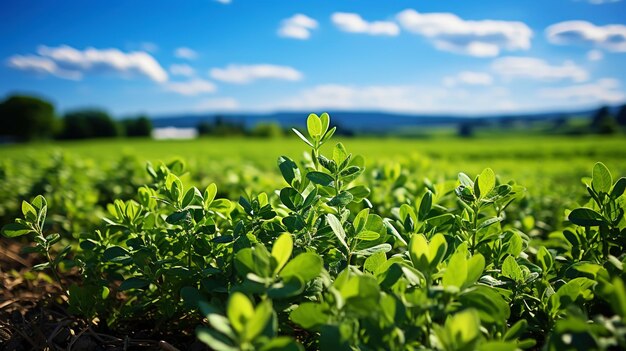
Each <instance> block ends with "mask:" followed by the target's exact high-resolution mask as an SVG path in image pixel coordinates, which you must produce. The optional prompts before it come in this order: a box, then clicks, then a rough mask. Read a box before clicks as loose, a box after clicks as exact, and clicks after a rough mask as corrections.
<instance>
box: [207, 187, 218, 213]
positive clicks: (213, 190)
mask: <svg viewBox="0 0 626 351" xmlns="http://www.w3.org/2000/svg"><path fill="white" fill-rule="evenodd" d="M216 195H217V185H215V183H211V184H209V186H207V187H206V190H205V191H204V207H206V208H210V207H211V203H213V200H215V196H216Z"/></svg>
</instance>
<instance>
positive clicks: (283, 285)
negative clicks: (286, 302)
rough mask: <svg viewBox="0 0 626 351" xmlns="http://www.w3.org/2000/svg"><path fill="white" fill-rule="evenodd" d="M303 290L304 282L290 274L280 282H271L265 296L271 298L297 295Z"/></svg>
mask: <svg viewBox="0 0 626 351" xmlns="http://www.w3.org/2000/svg"><path fill="white" fill-rule="evenodd" d="M303 291H304V282H303V281H302V279H300V277H299V276H297V275H294V276H290V277H289V278H287V279H283V280H282V281H280V282H277V283H274V284H272V286H271V287H270V288H269V289H268V290H267V296H269V297H270V298H271V299H285V298H289V297H293V296H297V295H299V294H301V293H302V292H303Z"/></svg>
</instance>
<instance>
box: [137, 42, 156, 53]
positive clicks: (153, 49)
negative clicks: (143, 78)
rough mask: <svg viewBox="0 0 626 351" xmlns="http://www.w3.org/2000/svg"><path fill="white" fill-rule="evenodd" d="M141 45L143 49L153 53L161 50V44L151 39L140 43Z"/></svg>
mask: <svg viewBox="0 0 626 351" xmlns="http://www.w3.org/2000/svg"><path fill="white" fill-rule="evenodd" d="M139 47H140V48H141V50H142V51H147V52H151V53H155V52H157V51H159V46H158V45H157V44H155V43H152V42H149V41H144V42H143V43H140V44H139Z"/></svg>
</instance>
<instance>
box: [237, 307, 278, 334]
mask: <svg viewBox="0 0 626 351" xmlns="http://www.w3.org/2000/svg"><path fill="white" fill-rule="evenodd" d="M273 314H274V309H273V308H272V301H271V300H265V301H263V302H261V303H260V304H259V305H258V306H257V307H256V309H255V310H254V313H253V314H252V315H251V316H250V318H249V319H248V321H247V325H246V328H245V330H244V333H243V335H242V337H243V339H244V340H246V341H251V340H254V338H256V337H257V336H259V335H260V334H261V332H263V329H265V326H266V325H267V323H268V322H269V321H270V320H271V318H272V315H273Z"/></svg>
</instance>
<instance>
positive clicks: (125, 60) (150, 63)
mask: <svg viewBox="0 0 626 351" xmlns="http://www.w3.org/2000/svg"><path fill="white" fill-rule="evenodd" d="M37 53H38V54H39V56H34V55H30V56H20V55H15V56H13V57H11V58H9V66H11V67H13V68H17V69H22V70H31V71H36V72H40V73H49V74H53V75H56V76H59V77H62V78H69V79H81V78H82V77H83V75H84V74H86V73H110V72H114V73H118V74H122V75H124V76H132V75H141V76H145V77H148V78H149V79H151V80H153V81H155V82H165V81H167V79H168V77H167V72H165V70H164V69H163V68H162V67H161V65H160V64H159V63H158V62H157V61H156V60H155V59H154V58H153V57H152V56H151V55H150V54H148V53H146V52H143V51H134V52H122V51H120V50H118V49H95V48H87V49H85V50H78V49H75V48H73V47H70V46H67V45H63V46H59V47H48V46H40V47H39V48H38V49H37Z"/></svg>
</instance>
